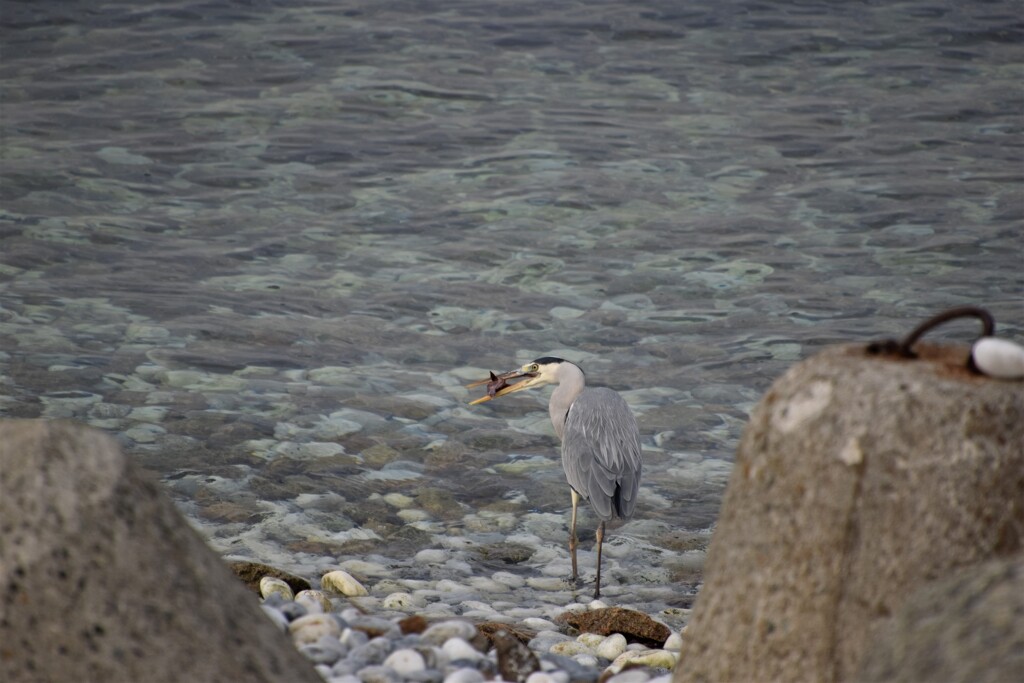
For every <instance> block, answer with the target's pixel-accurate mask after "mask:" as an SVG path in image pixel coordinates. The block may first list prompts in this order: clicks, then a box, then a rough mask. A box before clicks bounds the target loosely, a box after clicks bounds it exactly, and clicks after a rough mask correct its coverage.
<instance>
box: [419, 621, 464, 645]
mask: <svg viewBox="0 0 1024 683" xmlns="http://www.w3.org/2000/svg"><path fill="white" fill-rule="evenodd" d="M475 636H476V626H473V624H471V623H469V622H468V621H459V620H457V619H450V620H448V621H439V622H437V623H436V624H431V625H430V626H429V627H428V628H427V630H426V631H424V632H423V635H421V636H420V640H422V641H423V642H425V643H427V644H428V645H443V644H444V643H445V641H447V640H450V639H452V638H461V639H462V640H463V641H467V640H472V639H473V638H474V637H475Z"/></svg>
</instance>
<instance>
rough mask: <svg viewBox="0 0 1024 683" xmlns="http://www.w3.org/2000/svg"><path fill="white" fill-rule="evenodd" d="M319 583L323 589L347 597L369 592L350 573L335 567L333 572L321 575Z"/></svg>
mask: <svg viewBox="0 0 1024 683" xmlns="http://www.w3.org/2000/svg"><path fill="white" fill-rule="evenodd" d="M320 585H321V586H322V587H323V589H324V590H328V591H332V592H334V593H340V594H341V595H344V596H346V597H349V598H355V597H359V596H362V595H369V594H370V592H369V591H368V590H366V588H364V587H363V584H361V583H359V582H358V581H356V580H355V578H354V577H353V576H352V575H351V574H349V573H348V572H346V571H344V570H342V569H336V570H334V571H333V572H327V573H326V574H324V575H323V576H321V577H320Z"/></svg>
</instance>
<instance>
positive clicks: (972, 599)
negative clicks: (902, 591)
mask: <svg viewBox="0 0 1024 683" xmlns="http://www.w3.org/2000/svg"><path fill="white" fill-rule="evenodd" d="M856 680H858V681H863V682H864V683H873V682H875V681H878V682H881V681H892V682H894V683H900V682H904V683H916V682H917V681H945V683H1002V682H1003V681H1024V555H1019V554H1018V555H1017V556H1016V557H1014V558H1007V559H1001V560H995V561H992V562H986V563H984V564H981V565H975V566H971V567H967V568H966V569H964V570H961V571H959V572H956V573H955V574H953V575H952V576H949V577H947V578H944V579H940V580H938V581H934V582H930V583H928V584H925V585H924V586H922V587H921V588H919V589H918V590H916V591H914V592H913V593H912V594H911V595H910V597H909V598H907V601H906V603H905V604H904V605H903V607H902V608H901V609H900V611H899V612H897V613H896V614H895V615H894V616H893V618H892V619H891V621H890V623H889V624H887V625H886V626H885V627H884V628H882V629H880V630H879V631H878V633H877V634H876V635H875V638H874V640H873V641H872V642H871V643H870V645H869V646H868V648H867V651H866V652H865V656H864V660H863V661H862V662H861V669H860V673H859V674H858V675H857V677H856Z"/></svg>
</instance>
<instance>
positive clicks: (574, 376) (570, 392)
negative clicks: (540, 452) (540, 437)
mask: <svg viewBox="0 0 1024 683" xmlns="http://www.w3.org/2000/svg"><path fill="white" fill-rule="evenodd" d="M556 377H557V379H558V386H557V387H555V390H554V391H553V392H551V400H550V401H548V413H549V414H550V415H551V424H552V426H554V428H555V434H556V435H557V436H558V438H559V440H561V438H562V432H563V431H564V430H565V416H566V414H567V413H568V412H569V407H570V406H571V405H572V402H573V401H575V400H576V397H577V396H579V395H580V392H582V391H583V388H584V387H585V386H586V384H587V380H586V378H585V377H584V375H583V371H582V370H580V369H579V368H578V367H577V366H575V365H573V364H572V363H569V362H565V363H560V364H559V366H558V374H557V375H556Z"/></svg>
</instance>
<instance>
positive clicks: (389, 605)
mask: <svg viewBox="0 0 1024 683" xmlns="http://www.w3.org/2000/svg"><path fill="white" fill-rule="evenodd" d="M422 603H423V600H422V599H421V600H417V599H416V598H414V597H413V596H411V595H409V594H408V593H401V592H399V593H392V594H391V595H389V596H387V597H386V598H384V602H383V603H382V604H383V606H384V609H400V610H407V609H413V608H414V607H416V606H417V605H420V604H422Z"/></svg>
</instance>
